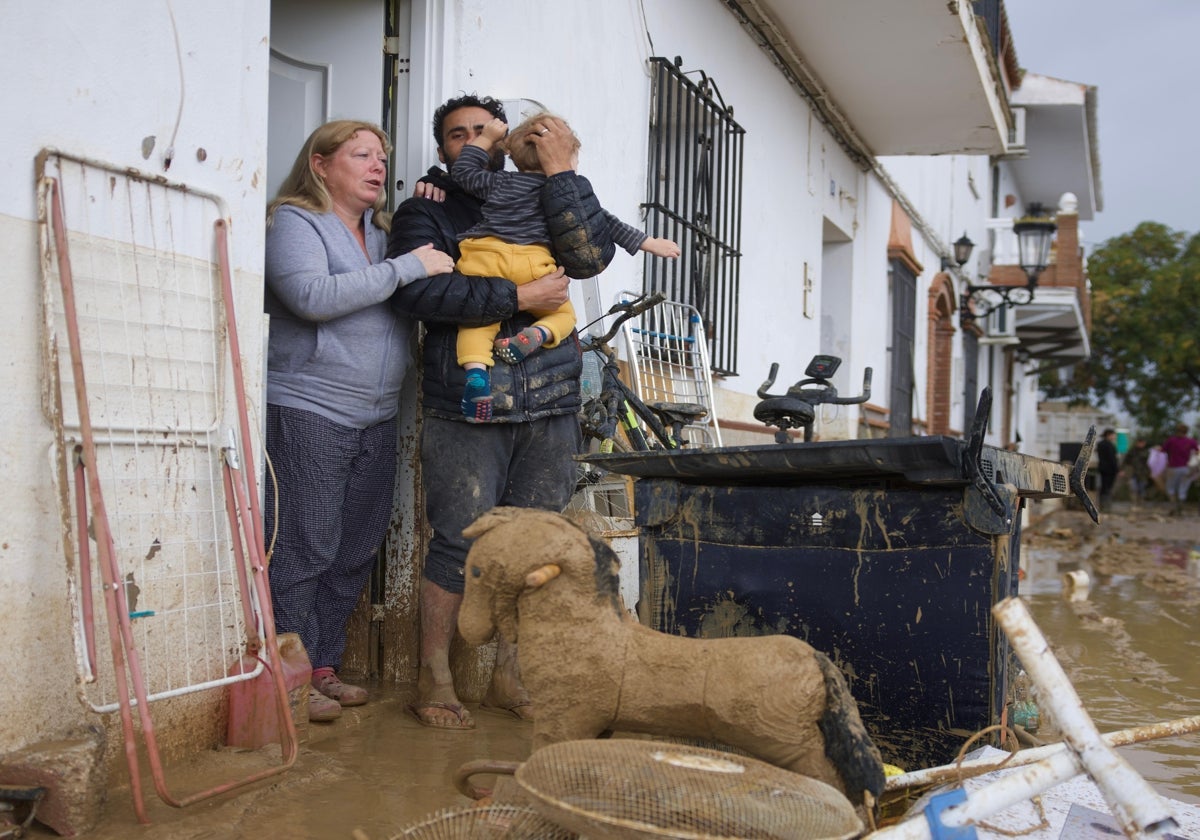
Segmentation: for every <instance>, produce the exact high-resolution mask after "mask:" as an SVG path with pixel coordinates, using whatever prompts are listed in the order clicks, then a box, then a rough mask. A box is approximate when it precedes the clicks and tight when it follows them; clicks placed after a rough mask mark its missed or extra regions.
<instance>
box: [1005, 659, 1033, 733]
mask: <svg viewBox="0 0 1200 840" xmlns="http://www.w3.org/2000/svg"><path fill="white" fill-rule="evenodd" d="M1031 688H1032V682H1031V681H1030V679H1029V675H1028V674H1026V673H1025V672H1024V671H1021V672H1020V673H1019V674H1017V678H1016V679H1015V680H1013V702H1012V706H1010V707H1009V714H1008V719H1009V722H1010V723H1013V724H1015V725H1017V726H1020V727H1022V728H1023V729H1024V730H1025V731H1026V732H1028V733H1029V734H1030V735H1033V734H1034V733H1036V732H1037V731H1038V726H1039V725H1040V723H1041V720H1040V718H1041V713H1040V712H1039V711H1038V707H1037V703H1035V702H1034V701H1033V698H1032V697H1031V696H1030V695H1031V691H1030V689H1031Z"/></svg>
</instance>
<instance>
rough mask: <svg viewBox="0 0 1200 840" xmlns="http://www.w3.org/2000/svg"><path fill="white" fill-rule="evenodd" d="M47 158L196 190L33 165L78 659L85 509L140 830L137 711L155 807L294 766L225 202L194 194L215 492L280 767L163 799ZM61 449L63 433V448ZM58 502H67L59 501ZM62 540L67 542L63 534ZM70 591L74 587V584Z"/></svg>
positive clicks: (87, 612)
mask: <svg viewBox="0 0 1200 840" xmlns="http://www.w3.org/2000/svg"><path fill="white" fill-rule="evenodd" d="M51 158H61V159H65V160H70V161H73V162H76V163H79V164H81V165H87V166H92V167H96V168H99V169H101V170H104V171H106V172H108V173H112V174H114V175H118V176H121V177H128V178H133V179H138V180H141V181H146V182H150V183H154V184H158V185H160V186H165V187H168V188H174V189H178V190H183V191H185V192H188V193H192V194H196V193H197V191H195V190H192V189H190V188H189V187H187V186H186V185H183V184H173V183H170V182H167V181H166V180H165V179H163V178H161V177H158V176H152V175H145V174H142V173H139V172H136V171H135V170H130V169H121V168H117V167H113V166H111V165H109V164H105V163H102V162H99V161H95V160H91V159H88V158H84V157H79V156H75V155H70V154H66V153H63V152H60V151H58V150H54V149H44V150H42V152H41V153H40V154H39V155H38V159H37V173H38V186H39V191H38V200H39V215H40V221H39V227H40V229H41V235H42V242H43V254H42V261H43V270H44V271H45V272H46V275H47V282H49V273H50V272H49V268H50V261H51V253H52V254H53V257H54V259H55V260H56V261H57V269H58V279H59V284H60V286H61V292H62V299H63V306H64V309H65V316H66V325H67V330H66V331H67V338H68V343H69V347H70V356H71V369H72V377H73V380H74V391H75V394H74V396H75V400H76V407H77V410H78V412H79V421H80V431H81V438H82V440H81V441H80V443H79V444H78V445H76V446H75V447H73V449H72V452H71V458H72V460H73V464H72V469H71V472H72V479H73V482H74V487H75V490H76V493H75V496H76V499H75V510H74V514H75V516H76V517H77V525H76V528H75V533H76V537H77V540H78V556H79V560H80V569H81V571H80V576H81V579H82V580H83V584H85V585H83V586H82V587H81V588H82V590H83V591H82V592H81V601H82V604H81V609H82V611H83V621H84V623H85V625H87V629H86V630H85V636H86V638H85V641H84V647H85V650H84V651H83V652H82V654H81V655H82V656H86V657H87V658H88V661H89V662H95V655H96V644H95V639H94V633H93V631H92V627H91V622H92V617H93V614H94V606H93V604H92V601H91V597H90V594H91V582H90V580H89V578H90V574H91V572H90V562H91V558H90V550H89V547H88V527H87V526H88V512H89V509H90V512H91V523H92V532H93V536H94V539H95V541H96V547H97V553H98V567H99V570H100V574H101V577H102V580H103V591H104V600H105V610H106V613H107V617H108V622H107V625H108V635H109V645H110V648H111V651H112V658H113V664H114V678H115V682H116V688H117V693H118V695H119V711H120V718H121V727H122V732H123V735H124V744H125V754H126V760H127V763H128V767H129V773H130V787H131V792H132V797H133V804H134V810H135V812H136V815H137V818H138V820H139V821H140V822H142V823H147V822H149V819H148V817H147V814H146V807H145V802H144V797H143V795H142V776H141V769H140V766H139V756H138V744H137V736H136V733H135V731H134V722H133V714H134V707H135V706H136V709H137V715H138V719H139V722H140V724H141V729H142V738H143V741H144V746H145V751H146V754H147V758H148V761H149V764H150V768H151V773H152V776H153V783H154V787H155V790H156V792H157V794H158V796H159V797H160V799H162V800H163V801H164V802H165V803H166V804H168V805H170V806H172V807H177V808H182V807H186V806H188V805H191V804H194V803H196V802H200V801H203V800H206V799H209V798H211V797H213V796H216V795H219V794H223V793H227V792H230V791H233V790H236V789H239V788H242V787H244V786H246V785H249V784H251V783H254V782H257V781H260V780H262V779H265V778H268V777H271V776H274V775H276V774H279V773H281V772H283V771H285V770H287V769H289V768H290V767H291V766H292V765H293V764H294V763H295V760H296V757H297V754H298V740H297V736H296V730H295V726H294V723H293V721H292V715H291V710H290V706H289V701H288V691H287V687H286V685H285V683H284V679H283V663H282V658H281V655H280V652H279V647H278V644H277V642H276V638H275V629H274V620H273V616H272V611H271V606H270V605H271V597H270V588H269V584H268V580H267V574H266V571H267V568H266V567H267V559H266V554H265V550H264V541H263V528H262V514H261V511H260V509H259V503H258V499H259V493H258V487H257V480H256V477H255V471H254V469H253V464H254V461H253V459H252V458H251V457H250V454H251V450H250V441H251V439H252V438H251V436H250V426H249V420H248V416H247V401H246V394H245V385H244V379H243V372H242V365H241V351H240V347H239V345H238V339H237V327H236V318H235V312H234V306H233V293H232V280H231V270H230V263H229V254H228V222H227V221H226V219H225V218H224V217H225V216H226V215H227V213H225V212H224V204H223V202H221V201H220V199H219V198H218V197H217V196H211V195H206V194H203V193H200V194H199V195H201V196H202V197H205V198H209V199H212V200H214V201H215V202H216V203H217V205H218V207H220V208H221V209H222V213H221V216H222V218H219V219H218V220H217V221H216V222H215V223H214V230H213V236H214V244H215V250H216V254H217V263H218V268H219V273H220V278H221V291H222V298H223V301H222V302H223V315H224V318H225V329H226V338H227V342H228V353H229V356H230V358H229V359H228V362H229V364H230V365H231V366H232V370H233V381H234V389H235V400H236V410H237V411H236V413H237V420H238V433H239V434H240V437H241V441H240V447H239V446H238V442H237V441H233V440H231V441H230V443H229V445H228V446H227V447H225V448H224V449H223V456H224V457H223V463H222V467H221V472H222V483H223V487H224V490H225V495H226V499H225V509H226V514H227V516H228V518H229V523H228V524H229V527H230V531H231V537H232V540H231V542H232V544H233V547H234V551H235V554H236V556H237V560H238V563H237V569H238V574H237V577H238V586H239V591H240V594H241V602H242V608H243V619H244V620H245V622H246V623H245V628H246V633H247V638H246V640H245V645H246V648H247V649H248V651H249V652H251V653H257V652H258V651H259V650H260V649H261V648H262V647H263V646H264V643H265V647H266V652H267V657H268V662H269V667H268V670H269V673H270V678H271V681H272V683H273V686H274V694H275V701H276V708H277V712H278V714H279V718H280V722H281V725H280V746H281V751H282V763H281V764H280V765H278V766H274V767H269V768H267V769H265V770H260V771H257V772H253V773H251V774H250V775H248V776H245V777H243V778H240V779H235V780H232V781H228V782H225V783H222V784H219V785H216V786H214V787H211V788H208V789H206V790H202V791H199V792H196V793H193V794H190V795H187V796H177V795H175V794H173V793H172V792H171V791H170V790H169V788H168V786H167V783H166V778H165V773H164V768H163V762H162V758H161V753H160V750H159V747H158V740H157V734H156V731H155V726H154V720H153V718H152V716H151V714H150V702H151V700H153V699H155V698H154V697H151V696H149V695H148V693H147V689H146V680H145V678H144V675H143V670H142V665H141V662H140V656H139V653H138V648H137V645H136V642H135V639H134V635H133V626H132V620H131V617H130V610H129V603H128V600H127V594H126V588H125V586H124V585H123V582H122V577H121V568H120V564H119V562H118V560H117V557H116V554H115V549H114V544H113V535H112V530H111V527H110V523H109V519H108V514H107V510H106V507H105V500H104V494H103V491H102V487H101V482H100V476H99V474H98V472H97V468H96V465H97V454H96V435H95V430H94V428H93V425H92V419H91V414H90V409H89V405H88V392H87V383H86V379H85V375H84V361H83V350H82V346H81V336H80V330H79V318H78V312H77V310H76V301H75V288H74V276H73V273H72V266H71V256H70V248H69V243H68V228H67V224H66V219H65V214H64V210H63V201H62V196H61V187H60V183H59V180H58V179H57V178H54V177H51V176H50V175H48V174H47V171H46V163H47V161H48V160H49V159H51ZM49 352H50V356H51V357H52V358H51V361H52V364H51V367H52V368H53V369H54V373H53V374H51V375H52V376H53V378H54V379H55V382H54V383H53V384H54V386H55V388H53V389H52V390H55V391H57V390H58V387H57V386H58V385H59V383H58V381H57V367H56V366H55V364H53V362H55V361H56V356H57V349H56V347H51V348H50V351H49ZM53 396H54V398H55V399H56V400H57V402H56V405H57V406H58V407H59V409H60V414H61V405H62V395H61V393H55V394H54V395H53ZM63 442H64V441H63V438H62V435H61V431H60V433H59V443H60V446H61V445H62V444H63ZM239 448H240V450H241V452H242V453H244V455H245V457H244V458H243V459H240V461H244V462H245V463H246V464H247V466H248V468H246V469H241V468H240V461H239V457H238V454H239ZM64 457H65V454H64ZM65 473H66V470H65V469H61V470H60V473H59V479H60V481H64V480H66V475H65ZM64 498H66V496H65V495H64ZM67 519H69V515H67V514H65V513H64V521H66V520H67ZM64 530H66V529H64ZM65 536H66V534H64V537H65ZM64 542H66V539H64ZM243 544H244V545H243ZM64 547H65V548H67V550H68V553H69V550H70V546H69V545H68V546H64ZM247 567H248V568H247ZM73 583H74V581H72V584H73ZM255 601H256V602H257V603H255ZM260 633H261V637H260V635H259V634H260ZM259 662H260V666H259V667H260V668H261V667H263V664H265V663H263V660H262V659H261V658H260V659H259ZM257 674H258V669H256V670H255V671H254V672H250V673H247V674H245V675H243V676H242V678H244V679H248V678H253V677H254V676H256V675H257ZM219 684H221V685H224V684H226V681H220V683H219ZM205 687H209V686H208V685H205V686H197V687H196V688H205Z"/></svg>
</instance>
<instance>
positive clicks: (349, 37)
mask: <svg viewBox="0 0 1200 840" xmlns="http://www.w3.org/2000/svg"><path fill="white" fill-rule="evenodd" d="M389 5H390V4H389V0H338V2H336V3H330V2H326V0H272V2H271V82H270V85H271V86H270V94H269V102H270V105H269V116H268V120H269V122H268V128H267V200H268V201H270V200H271V199H273V198H274V197H275V193H276V192H277V191H278V189H279V185H280V184H281V183H282V182H283V179H284V178H285V177H286V176H287V173H288V170H290V169H291V166H292V163H293V161H295V159H296V155H297V154H298V153H299V151H300V147H301V145H302V144H303V143H304V141H305V139H306V138H307V137H308V135H309V134H310V133H312V131H313V129H315V128H316V127H317V126H319V125H321V123H323V122H325V121H326V120H331V119H357V120H367V121H369V122H373V123H376V124H379V125H383V124H384V119H385V116H387V115H386V114H385V105H384V79H383V75H384V63H385V62H384V35H385V33H386V31H387V23H388V9H389ZM388 87H389V95H390V94H391V90H392V86H390V85H389V86H388Z"/></svg>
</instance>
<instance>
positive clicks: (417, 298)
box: [388, 94, 614, 730]
mask: <svg viewBox="0 0 1200 840" xmlns="http://www.w3.org/2000/svg"><path fill="white" fill-rule="evenodd" d="M493 117H499V118H500V119H502V120H505V122H507V120H506V119H505V114H504V108H503V106H502V105H501V104H500V103H499V102H498V101H496V100H495V99H492V98H490V97H479V96H476V95H474V94H468V95H464V96H461V97H457V98H455V99H451V100H450V101H448V102H446V103H445V104H443V105H442V106H441V107H439V108H438V109H437V111H436V112H435V113H434V117H433V136H434V140H435V141H436V143H437V150H438V159H439V160H440V161H441V162H442V163H443V164H446V165H448V166H453V164H454V161H455V160H457V159H458V156H459V154H460V153H461V152H462V149H463V147H464V146H465V145H466V144H467V142H468V141H470V140H471V139H472V138H474V137H477V136H479V134H480V133H481V132H482V131H483V126H484V125H485V124H486V123H487V122H488V121H489V120H491V119H492V118H493ZM546 128H547V132H546V134H538V135H535V136H533V137H532V138H531V142H532V143H533V145H534V146H535V147H536V149H537V153H538V158H539V160H540V161H541V168H542V172H543V173H545V175H546V183H545V184H544V185H543V186H542V187H541V189H540V193H539V200H540V201H541V204H542V210H543V212H544V213H545V216H546V220H547V223H548V226H549V230H550V239H551V241H550V244H551V248H552V249H553V251H554V255H555V258H556V259H557V261H558V264H559V265H560V266H562V268H559V269H558V270H556V271H555V272H553V273H551V274H549V275H547V276H546V277H543V278H540V279H538V280H535V281H533V282H532V283H527V284H525V285H522V286H517V285H515V284H513V283H512V282H510V281H508V280H504V279H502V278H477V277H465V276H462V275H459V274H454V275H452V277H453V278H454V280H455V281H457V280H459V279H461V280H462V281H463V282H464V283H466V284H467V286H466V287H465V288H463V287H461V286H460V285H458V284H457V282H455V283H454V284H453V285H452V286H451V285H443V284H444V281H443V280H442V279H441V278H435V279H434V280H432V281H428V280H427V281H418V282H416V283H412V284H410V285H407V286H404V287H403V288H401V289H399V290H398V291H397V293H396V295H395V297H394V299H393V301H392V304H393V306H394V307H396V309H397V311H400V312H403V313H406V314H409V315H412V316H413V317H414V318H418V319H420V320H421V321H423V322H424V324H425V338H424V344H423V348H424V352H423V363H424V375H423V377H422V381H421V390H422V413H423V422H422V432H421V476H422V483H423V486H424V489H425V509H426V517H427V519H428V521H429V524H430V526H431V527H432V529H433V538H432V540H431V541H430V545H429V551H428V553H427V555H426V558H425V563H424V567H423V571H422V576H423V579H422V581H421V593H420V625H421V626H420V630H421V640H420V658H421V662H420V669H419V671H418V678H417V697H416V700H415V702H413V703H412V704H411V705H410V706H409V710H410V711H411V712H412V714H413V715H414V716H415V717H416V718H417V720H418V721H420V722H421V723H423V724H425V725H426V726H432V727H439V728H444V729H460V730H462V729H472V728H474V726H475V721H474V719H473V718H472V716H471V713H470V711H468V710H467V709H466V708H465V707H464V706H463V704H462V702H461V701H460V699H459V697H458V693H457V691H456V689H455V685H454V679H453V675H452V673H451V669H450V643H451V641H452V639H453V637H454V632H455V628H456V627H457V622H458V609H459V606H460V605H461V604H462V592H463V584H464V578H463V565H464V561H465V559H466V555H467V549H468V547H469V543H468V541H467V540H466V539H465V538H464V537H463V536H462V531H463V528H465V527H466V526H467V525H469V524H470V523H471V522H473V521H474V520H475V519H477V518H478V517H479V516H480V515H481V514H483V513H484V512H486V511H487V510H489V509H491V508H492V507H494V506H496V505H513V506H518V507H539V508H545V509H548V510H562V509H563V508H564V507H565V506H566V504H567V502H568V501H569V500H570V497H571V494H572V492H574V488H575V473H576V466H575V463H574V460H573V456H574V455H575V454H576V453H577V452H578V451H579V449H580V446H581V433H580V429H579V418H578V413H579V409H580V399H579V377H580V374H581V372H582V368H583V362H582V358H581V355H580V350H579V343H578V339H577V338H575V337H574V336H572V337H571V339H569V340H566V341H562V342H560V343H558V344H557V345H556V346H554V347H551V348H543V349H542V350H541V351H539V352H537V353H533V354H531V355H530V356H529V357H528V358H527V359H525V360H524V361H522V362H520V363H518V364H512V365H500V366H498V367H497V369H496V370H495V371H493V375H492V377H491V380H492V381H491V387H492V395H493V398H494V401H493V416H492V420H491V421H490V422H487V423H469V422H467V418H466V417H465V416H464V415H463V412H462V395H463V392H464V387H465V379H466V375H465V372H464V371H463V369H462V368H461V367H460V366H459V365H458V363H457V352H456V345H457V338H458V326H459V325H460V324H474V325H477V326H481V325H484V324H489V323H493V322H499V323H501V331H500V335H501V337H508V336H512V335H516V334H518V333H520V332H521V330H523V329H525V328H527V327H529V326H530V325H532V324H533V322H534V321H535V320H536V318H535V316H534V315H532V314H530V313H531V312H532V311H539V310H552V309H555V308H557V307H559V306H561V305H562V304H563V303H565V302H566V301H567V299H568V295H567V291H568V289H567V285H568V281H567V280H566V275H565V274H564V269H565V271H566V273H569V274H570V276H572V277H590V276H593V275H595V274H598V273H599V272H600V271H602V270H603V269H604V268H605V267H606V266H607V265H608V262H609V261H610V260H611V259H612V257H613V253H614V245H613V243H612V241H611V240H610V239H607V237H606V236H605V234H604V231H605V227H604V224H603V216H602V213H603V210H602V209H601V207H600V203H599V202H598V201H597V200H596V196H595V194H594V193H593V192H592V189H591V185H590V184H589V183H588V181H587V179H585V178H582V177H580V176H578V175H576V174H575V173H574V172H573V171H572V167H571V152H572V150H571V143H570V139H571V138H570V132H569V130H568V129H567V128H566V125H565V124H564V123H562V122H561V120H555V119H550V120H549V121H548V123H547V126H546ZM493 151H495V152H498V150H493ZM491 165H492V167H493V168H494V169H499V168H501V167H503V165H504V158H503V155H500V154H495V155H494V156H493V157H492V159H491ZM426 195H432V196H434V197H435V198H436V197H444V200H443V201H436V200H434V201H431V200H429V199H428V198H425V197H424V196H426ZM481 208H482V202H481V201H480V200H479V199H478V198H475V197H474V196H472V195H470V194H468V193H467V192H465V191H464V190H462V189H461V188H460V187H459V186H458V185H457V184H456V183H455V182H454V181H453V179H451V178H450V176H449V175H448V174H447V173H446V172H445V171H444V170H442V169H440V168H439V167H433V168H431V169H430V170H429V173H428V174H427V176H426V178H425V179H423V183H422V184H418V190H417V193H416V196H415V197H413V198H410V199H408V200H407V201H405V202H404V203H403V204H401V205H400V207H399V208H397V210H396V215H395V217H394V220H393V225H392V235H391V238H390V240H389V243H388V253H389V254H400V253H404V252H406V251H409V250H411V249H412V248H415V247H417V246H418V245H421V244H425V243H429V242H432V243H434V245H435V246H436V247H438V248H440V249H444V250H445V251H446V252H447V253H449V254H452V255H453V256H454V257H455V258H456V259H457V257H458V256H459V249H458V238H459V236H460V235H461V234H462V233H464V232H466V231H467V230H469V229H470V228H471V227H472V226H474V225H475V224H477V223H478V222H479V221H480V219H481V218H482V211H481ZM470 301H477V302H480V304H481V306H480V308H482V309H484V310H489V311H488V313H487V316H486V317H482V318H468V317H466V316H465V314H464V305H465V303H467V302H470ZM481 705H482V706H483V707H485V708H492V709H495V710H499V711H501V712H505V713H507V714H511V715H515V716H517V717H520V718H524V719H528V718H530V717H531V716H532V705H531V703H530V699H529V694H528V692H526V691H525V689H524V687H523V686H522V684H521V681H520V673H519V668H518V667H517V658H516V647H515V646H514V645H512V644H509V643H508V642H506V641H504V640H503V639H501V640H500V642H499V644H498V647H497V652H496V666H495V668H494V669H493V671H492V677H491V681H490V685H489V687H488V689H487V692H486V694H485V696H484V698H483V703H482V704H481Z"/></svg>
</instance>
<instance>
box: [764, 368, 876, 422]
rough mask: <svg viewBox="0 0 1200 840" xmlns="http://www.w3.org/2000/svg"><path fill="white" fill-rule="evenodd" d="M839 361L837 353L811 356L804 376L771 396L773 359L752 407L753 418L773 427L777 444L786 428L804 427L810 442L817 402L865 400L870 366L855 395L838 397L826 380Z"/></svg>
mask: <svg viewBox="0 0 1200 840" xmlns="http://www.w3.org/2000/svg"><path fill="white" fill-rule="evenodd" d="M841 364H842V360H841V359H839V358H838V357H837V356H826V355H816V356H813V359H812V361H811V362H809V363H808V367H806V368H805V369H804V375H805V377H806V378H805V379H801V380H800V381H799V382H797V383H796V384H795V385H792V386H791V387H790V388H788V389H787V392H786V393H784V394H780V395H774V394H771V393H769V392H770V390H771V388H772V387H773V386H774V385H775V376H776V375H777V374H778V373H779V363H778V362H772V363H771V372H770V373H769V374H767V381H766V382H764V383H763V384H762V385H761V386H759V389H758V398H759V400H761V402H759V403H758V405H756V406H755V407H754V419H755V420H758V421H759V422H761V423H765V424H766V425H768V426H775V427H776V429H777V431H776V432H775V442H776V443H787V442H788V430H789V429H803V430H804V442H805V443H811V442H812V436H813V429H812V427H813V421H814V420H816V417H817V406H818V405H854V404H857V403H864V402H866V401H867V400H868V399H870V397H871V368H867V369H866V370H865V371H864V372H863V384H862V393H861V394H859V395H858V396H857V397H839V396H838V392H837V388H836V387H835V386H834V384H833V383H832V382H830V381H829V380H830V378H831V377H832V376H833V375H834V373H836V372H837V369H838V368H839V367H840V366H841Z"/></svg>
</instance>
